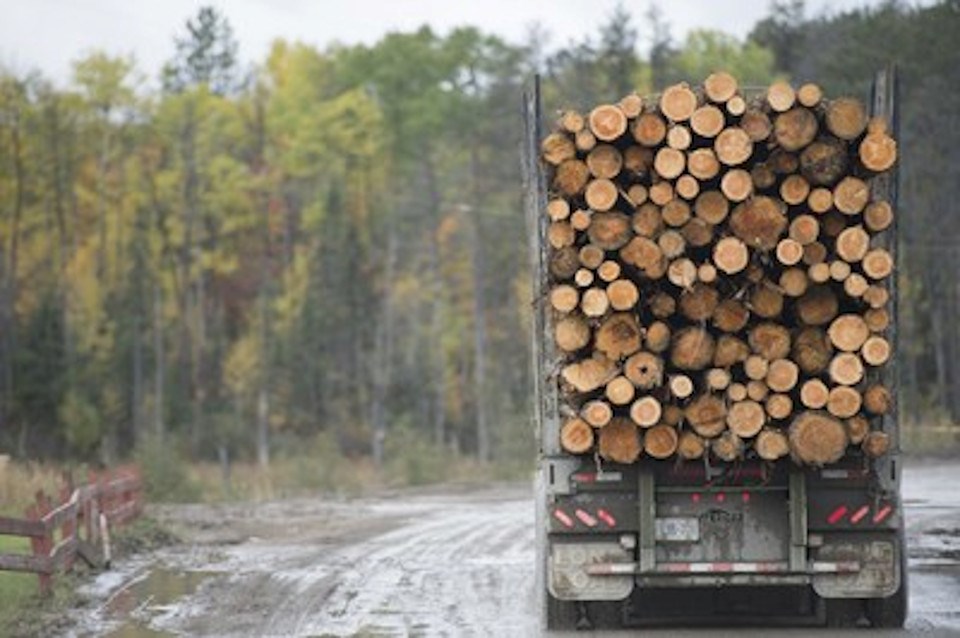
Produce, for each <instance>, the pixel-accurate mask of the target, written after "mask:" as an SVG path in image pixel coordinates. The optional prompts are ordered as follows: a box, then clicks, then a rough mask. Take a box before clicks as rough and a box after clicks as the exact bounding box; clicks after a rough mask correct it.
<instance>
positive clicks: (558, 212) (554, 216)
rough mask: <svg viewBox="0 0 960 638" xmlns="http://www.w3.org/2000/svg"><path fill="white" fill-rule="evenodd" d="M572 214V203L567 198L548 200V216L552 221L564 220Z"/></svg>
mask: <svg viewBox="0 0 960 638" xmlns="http://www.w3.org/2000/svg"><path fill="white" fill-rule="evenodd" d="M569 216H570V204H569V203H568V202H567V200H565V199H561V198H559V197H558V198H556V199H551V200H550V201H549V202H547V217H549V218H550V220H551V221H555V222H559V221H563V220H564V219H566V218H567V217H569Z"/></svg>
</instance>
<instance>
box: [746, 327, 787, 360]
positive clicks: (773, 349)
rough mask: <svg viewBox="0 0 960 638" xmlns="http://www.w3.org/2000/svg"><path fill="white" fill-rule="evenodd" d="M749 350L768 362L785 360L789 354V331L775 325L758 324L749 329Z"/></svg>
mask: <svg viewBox="0 0 960 638" xmlns="http://www.w3.org/2000/svg"><path fill="white" fill-rule="evenodd" d="M747 341H748V343H749V344H750V349H751V350H753V352H754V353H756V354H758V355H760V356H761V357H763V358H764V359H766V360H768V361H773V360H774V359H786V358H787V356H788V355H789V354H790V331H789V330H787V328H786V327H785V326H782V325H780V324H777V323H772V322H769V321H767V322H764V323H759V324H757V325H756V326H754V327H753V328H751V329H750V332H749V336H748V338H747Z"/></svg>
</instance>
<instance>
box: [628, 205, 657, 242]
mask: <svg viewBox="0 0 960 638" xmlns="http://www.w3.org/2000/svg"><path fill="white" fill-rule="evenodd" d="M630 226H631V227H632V228H633V232H634V233H636V234H637V235H640V236H641V237H647V238H654V237H656V236H657V235H659V234H660V231H661V230H663V215H661V213H660V207H659V206H657V205H656V204H654V203H652V202H647V203H646V204H643V205H642V206H640V208H638V209H637V210H636V212H635V213H634V214H633V217H632V218H631V219H630Z"/></svg>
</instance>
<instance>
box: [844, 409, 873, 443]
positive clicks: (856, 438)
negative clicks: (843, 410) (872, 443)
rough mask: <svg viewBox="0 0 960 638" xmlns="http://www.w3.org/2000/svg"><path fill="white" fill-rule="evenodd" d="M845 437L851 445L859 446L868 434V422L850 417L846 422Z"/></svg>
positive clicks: (860, 417)
mask: <svg viewBox="0 0 960 638" xmlns="http://www.w3.org/2000/svg"><path fill="white" fill-rule="evenodd" d="M844 425H846V426H847V437H848V438H849V439H850V443H851V444H853V445H860V444H861V443H862V442H863V440H864V439H865V438H867V433H869V432H870V422H869V421H868V420H867V419H866V418H865V417H863V416H860V415H857V416H852V417H850V418H849V419H847V420H846V421H844Z"/></svg>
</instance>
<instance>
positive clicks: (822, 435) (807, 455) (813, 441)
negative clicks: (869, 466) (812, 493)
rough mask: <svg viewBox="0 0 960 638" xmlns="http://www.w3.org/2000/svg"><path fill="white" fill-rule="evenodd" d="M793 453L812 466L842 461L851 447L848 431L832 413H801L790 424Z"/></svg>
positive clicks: (791, 449)
mask: <svg viewBox="0 0 960 638" xmlns="http://www.w3.org/2000/svg"><path fill="white" fill-rule="evenodd" d="M789 438H790V453H791V454H792V455H793V456H794V457H795V458H796V459H797V460H798V461H800V462H802V463H807V464H809V465H818V466H819V465H826V464H828V463H834V462H836V461H839V460H840V458H841V457H842V456H843V453H844V452H845V451H846V449H847V442H848V439H847V430H846V428H845V427H844V425H843V423H842V422H840V421H839V420H837V419H835V418H834V417H832V416H830V415H829V414H827V413H825V412H822V411H819V410H811V411H805V412H802V413H800V414H798V415H797V416H796V417H795V418H794V419H793V421H792V422H791V423H790V428H789Z"/></svg>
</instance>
